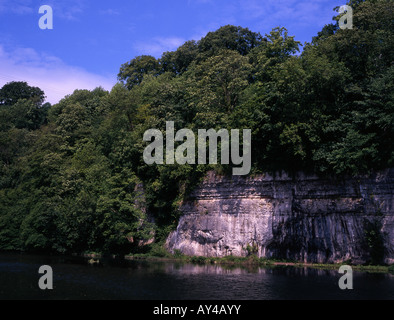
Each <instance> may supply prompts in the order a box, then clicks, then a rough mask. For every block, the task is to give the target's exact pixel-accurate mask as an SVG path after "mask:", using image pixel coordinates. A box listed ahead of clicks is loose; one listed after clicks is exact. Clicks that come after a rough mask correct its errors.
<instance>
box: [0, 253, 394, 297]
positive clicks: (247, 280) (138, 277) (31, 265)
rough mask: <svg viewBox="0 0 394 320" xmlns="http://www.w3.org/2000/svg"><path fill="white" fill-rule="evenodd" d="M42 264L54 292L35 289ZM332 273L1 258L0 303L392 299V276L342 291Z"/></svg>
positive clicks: (360, 279) (357, 281) (361, 277)
mask: <svg viewBox="0 0 394 320" xmlns="http://www.w3.org/2000/svg"><path fill="white" fill-rule="evenodd" d="M42 265H50V266H51V267H52V268H53V284H54V289H53V290H46V291H42V290H40V289H39V287H38V281H39V278H40V277H41V275H40V274H39V273H38V269H39V268H40V266H42ZM341 276H342V275H339V274H338V273H337V272H335V271H323V270H313V269H308V268H293V267H277V268H272V269H265V268H255V269H251V270H247V269H241V268H235V269H231V270H230V269H227V268H222V267H220V266H216V265H204V266H198V265H191V264H178V263H173V262H168V263H164V262H129V261H123V262H121V261H112V260H107V261H105V260H102V261H101V263H100V265H90V264H88V263H87V259H81V258H73V257H71V258H64V257H61V258H59V257H42V256H31V255H17V254H0V299H2V300H4V299H18V300H19V299H23V300H30V299H34V300H37V299H39V300H48V299H54V300H69V299H70V300H75V299H78V300H80V299H89V300H112V299H117V300H119V299H121V300H125V299H127V300H285V299H286V300H287V299H291V300H299V299H319V300H320V299H321V300H323V299H324V300H325V299H334V300H338V299H363V300H365V299H368V300H372V299H390V300H393V299H394V276H392V275H388V274H369V273H357V272H355V273H354V290H352V291H350V290H348V291H342V290H340V289H339V286H338V281H339V279H340V277H341Z"/></svg>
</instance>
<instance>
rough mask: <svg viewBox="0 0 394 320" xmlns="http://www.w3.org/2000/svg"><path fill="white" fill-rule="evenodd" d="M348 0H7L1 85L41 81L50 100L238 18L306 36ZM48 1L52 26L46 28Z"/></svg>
mask: <svg viewBox="0 0 394 320" xmlns="http://www.w3.org/2000/svg"><path fill="white" fill-rule="evenodd" d="M344 4H346V0H308V1H307V0H167V1H165V0H143V1H142V0H141V1H140V0H133V1H125V0H123V1H121V0H111V1H104V0H42V1H40V0H0V87H1V86H3V85H4V84H5V83H7V82H9V81H27V82H28V83H29V85H32V86H38V87H40V88H41V89H43V90H44V91H45V93H46V95H47V97H48V98H47V100H48V101H49V102H51V103H56V102H58V101H59V100H60V99H61V98H63V97H64V96H65V95H67V94H71V93H72V92H73V91H74V90H75V89H94V88H95V87H97V86H102V87H103V88H105V89H107V90H110V89H111V88H112V86H113V85H114V84H115V83H116V76H117V74H118V71H119V67H120V65H121V64H122V63H124V62H127V61H129V60H131V59H132V58H134V57H135V56H138V55H142V54H150V55H153V56H155V57H160V56H161V53H163V52H164V51H172V50H175V49H176V48H177V47H179V46H180V45H181V44H183V43H184V42H185V41H187V40H192V39H194V40H199V39H201V37H203V36H205V35H206V34H207V32H209V31H214V30H216V29H218V28H219V27H221V26H224V25H227V24H233V25H236V26H242V27H247V28H249V29H250V30H252V31H255V32H260V33H262V34H263V35H264V34H266V33H269V32H270V30H271V29H272V28H274V27H277V26H284V27H286V28H287V29H288V30H289V34H290V35H294V36H295V37H296V40H298V41H301V42H302V43H304V42H305V41H311V39H312V37H313V36H315V35H316V34H317V32H318V31H320V30H321V29H322V27H323V26H324V25H325V24H328V23H330V22H331V21H332V20H331V19H332V17H333V16H334V15H335V12H334V11H333V8H334V7H336V6H340V5H344ZM41 5H50V6H51V7H52V8H53V23H54V25H53V30H41V29H40V28H39V26H38V21H39V19H40V17H41V16H42V14H39V13H38V9H39V7H40V6H41Z"/></svg>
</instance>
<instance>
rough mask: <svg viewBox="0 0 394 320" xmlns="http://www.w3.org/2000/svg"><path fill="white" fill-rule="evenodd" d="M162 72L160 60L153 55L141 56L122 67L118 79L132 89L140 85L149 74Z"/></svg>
mask: <svg viewBox="0 0 394 320" xmlns="http://www.w3.org/2000/svg"><path fill="white" fill-rule="evenodd" d="M159 73H160V66H159V62H158V61H157V60H156V59H155V58H154V57H152V56H146V55H144V56H139V57H136V58H134V59H133V60H131V61H130V62H128V63H125V64H123V65H122V66H121V67H120V71H119V74H118V80H119V81H121V82H123V84H124V85H125V86H126V87H127V88H128V89H132V88H133V87H134V86H136V85H139V84H140V83H141V82H142V80H143V79H144V76H146V75H147V74H153V75H158V74H159Z"/></svg>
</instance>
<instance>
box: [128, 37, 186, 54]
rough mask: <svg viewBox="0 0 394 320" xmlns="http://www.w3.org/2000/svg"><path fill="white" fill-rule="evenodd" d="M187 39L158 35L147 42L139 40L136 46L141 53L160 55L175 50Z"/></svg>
mask: <svg viewBox="0 0 394 320" xmlns="http://www.w3.org/2000/svg"><path fill="white" fill-rule="evenodd" d="M185 41H186V40H185V39H182V38H177V37H167V38H164V37H156V38H153V39H152V40H150V41H147V42H142V41H140V42H137V43H135V45H134V47H135V49H136V50H137V51H138V54H140V55H151V56H154V57H160V56H161V55H162V53H164V52H166V51H174V50H176V49H178V47H180V46H181V45H182V44H184V43H185Z"/></svg>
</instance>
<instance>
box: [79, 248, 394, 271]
mask: <svg viewBox="0 0 394 320" xmlns="http://www.w3.org/2000/svg"><path fill="white" fill-rule="evenodd" d="M83 257H85V258H89V259H90V260H89V261H90V263H91V264H95V263H97V261H98V260H100V259H102V258H103V255H101V254H100V253H86V254H84V255H83ZM109 258H114V259H115V258H120V257H119V256H116V255H113V256H110V257H109ZM123 258H124V259H125V260H128V261H149V262H178V263H182V262H183V263H192V264H199V265H209V264H216V265H220V266H225V267H226V266H227V267H245V268H251V267H270V268H273V267H296V268H312V269H322V270H339V268H340V267H341V266H343V265H350V266H351V267H352V268H353V270H354V271H359V272H369V273H391V274H394V265H391V266H383V265H352V264H351V263H349V262H344V263H341V264H317V263H302V262H295V261H286V260H275V259H267V258H258V257H256V256H249V257H246V258H244V257H235V256H227V257H223V258H207V257H198V256H185V255H182V254H179V253H176V254H173V255H170V254H167V255H165V256H155V255H149V254H134V255H126V256H124V257H123Z"/></svg>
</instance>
